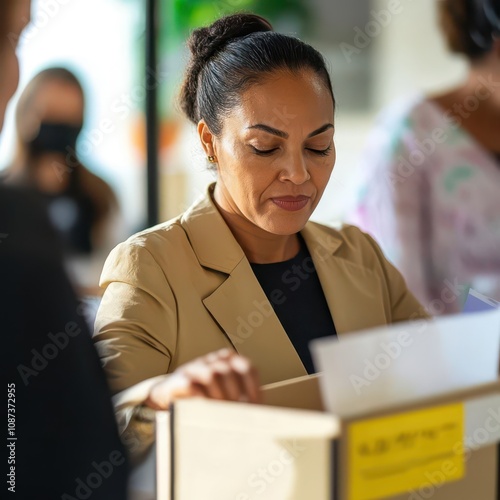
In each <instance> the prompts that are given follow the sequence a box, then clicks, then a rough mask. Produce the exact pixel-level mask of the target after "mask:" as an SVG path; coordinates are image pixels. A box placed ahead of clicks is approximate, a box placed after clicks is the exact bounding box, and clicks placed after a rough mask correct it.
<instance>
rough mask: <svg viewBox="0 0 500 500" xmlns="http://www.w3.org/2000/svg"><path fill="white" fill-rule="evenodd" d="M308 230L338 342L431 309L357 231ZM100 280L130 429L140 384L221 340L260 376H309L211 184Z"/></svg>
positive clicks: (106, 336)
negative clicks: (218, 205)
mask: <svg viewBox="0 0 500 500" xmlns="http://www.w3.org/2000/svg"><path fill="white" fill-rule="evenodd" d="M211 189H213V186H211V187H210V190H211ZM301 234H302V236H303V238H304V240H305V242H306V245H307V247H308V249H309V252H310V254H311V257H312V259H313V262H314V265H315V267H316V270H317V273H318V277H319V279H320V282H321V284H322V287H323V291H324V293H325V297H326V300H327V303H328V306H329V308H330V311H331V314H332V318H333V321H334V324H335V327H336V330H337V333H338V337H339V339H340V341H341V340H342V338H344V336H345V335H348V334H349V332H353V331H356V330H360V329H364V328H370V327H374V326H378V325H384V324H388V323H393V322H397V321H404V320H408V319H411V318H418V317H426V313H425V311H424V309H423V308H422V307H421V305H420V304H419V303H418V302H417V300H416V299H415V298H414V296H413V295H412V294H411V293H410V292H409V291H408V289H407V288H406V285H405V282H404V280H403V278H402V276H401V275H400V273H399V272H398V271H397V270H396V269H395V268H394V267H393V266H392V265H391V264H390V263H389V262H388V261H387V260H386V259H385V258H384V256H383V255H382V253H381V251H380V249H379V247H378V246H377V245H376V243H375V242H374V241H373V239H372V238H370V237H369V236H368V235H366V234H364V233H362V232H361V231H360V230H359V229H357V228H355V227H353V226H346V227H344V228H342V229H340V230H335V229H332V228H329V227H325V226H323V225H320V224H316V223H313V222H309V223H307V225H306V227H305V228H304V229H303V230H302V231H301ZM294 283H295V285H296V282H294ZM100 285H101V287H104V288H105V292H104V296H103V299H102V303H101V306H100V308H99V311H98V314H97V319H96V329H95V335H94V340H95V342H96V347H97V348H98V350H99V354H100V356H101V359H102V361H103V363H104V368H105V371H106V373H107V376H108V380H109V383H110V386H111V389H112V391H113V392H114V393H119V392H120V391H124V390H128V391H125V392H124V393H122V394H121V395H119V396H117V399H116V403H117V405H118V408H119V409H120V410H123V409H126V411H125V412H124V411H122V413H121V414H119V416H120V417H121V419H122V421H121V425H122V428H125V427H127V426H128V425H129V423H130V420H131V418H132V413H131V411H130V409H131V408H133V407H134V405H136V404H138V403H140V402H141V399H142V400H144V398H145V397H146V394H147V391H148V388H149V385H148V382H146V383H143V384H140V385H139V386H136V384H138V383H139V382H142V381H145V380H148V379H151V378H152V377H157V376H159V375H164V374H167V373H170V372H172V371H174V370H175V369H176V368H177V367H178V366H180V365H182V364H183V363H186V362H188V361H190V360H192V359H194V358H196V357H198V356H201V355H204V354H207V353H209V352H211V351H214V350H217V349H221V348H223V347H229V348H233V349H235V350H236V351H237V352H238V353H240V354H242V355H244V356H247V357H248V358H250V359H251V360H252V362H253V363H254V364H255V366H256V368H257V369H258V372H259V375H260V380H261V382H262V384H268V383H271V382H276V381H279V380H284V379H287V378H292V377H298V376H301V375H305V374H306V371H305V369H304V366H303V365H302V362H301V361H300V358H299V357H298V355H297V353H296V351H295V349H294V347H293V345H292V344H291V342H290V340H289V339H288V336H287V334H286V332H285V331H284V330H283V327H282V326H281V324H280V322H279V320H278V318H277V316H276V314H275V313H274V312H273V309H272V307H271V305H270V303H269V301H268V299H267V297H266V295H265V294H264V292H263V290H262V288H261V287H260V285H259V282H258V281H257V279H256V278H255V276H254V274H253V271H252V269H251V266H250V264H249V262H248V260H247V258H246V257H245V254H244V253H243V251H242V249H241V247H240V246H239V245H238V243H237V241H236V240H235V239H234V237H233V235H232V233H231V231H230V229H229V227H228V226H227V225H226V223H225V221H224V219H223V218H222V216H221V215H220V213H219V212H218V210H217V208H216V207H215V205H214V203H213V201H212V199H211V195H210V192H209V193H208V194H207V195H206V196H205V197H204V198H203V199H202V200H201V201H199V202H197V203H195V204H194V205H193V206H192V207H191V208H190V209H189V210H188V211H187V212H185V213H184V214H183V215H181V216H180V217H178V218H176V219H174V220H171V221H169V222H165V223H163V224H160V225H158V226H156V227H153V228H150V229H147V230H146V231H143V232H141V233H139V234H136V235H134V236H132V237H131V238H129V239H128V240H127V241H126V242H124V243H122V244H120V245H119V246H118V247H116V248H115V249H114V250H113V251H112V252H111V254H110V256H109V257H108V259H107V261H106V264H105V266H104V270H103V272H102V276H101V281H100ZM287 286H290V285H289V284H287V283H286V282H284V283H283V290H284V289H285V287H287ZM304 314H307V311H306V310H304ZM312 327H313V326H312ZM130 388H132V389H130ZM138 388H142V389H138ZM131 395H132V396H131Z"/></svg>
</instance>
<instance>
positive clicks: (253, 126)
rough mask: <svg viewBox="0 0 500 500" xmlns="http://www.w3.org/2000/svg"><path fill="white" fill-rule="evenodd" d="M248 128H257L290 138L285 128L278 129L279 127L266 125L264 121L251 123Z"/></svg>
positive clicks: (283, 137)
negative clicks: (284, 130)
mask: <svg viewBox="0 0 500 500" xmlns="http://www.w3.org/2000/svg"><path fill="white" fill-rule="evenodd" d="M247 128H248V129H252V128H256V129H258V130H262V131H264V132H267V133H268V134H272V135H277V136H278V137H281V138H282V139H288V137H289V136H288V134H287V133H286V132H283V130H278V129H277V128H274V127H270V126H269V125H264V124H263V123H257V124H256V125H251V126H250V127H247Z"/></svg>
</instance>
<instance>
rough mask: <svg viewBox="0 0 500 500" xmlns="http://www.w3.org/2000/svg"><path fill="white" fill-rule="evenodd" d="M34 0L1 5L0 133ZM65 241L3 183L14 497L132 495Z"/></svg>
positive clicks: (0, 217)
mask: <svg viewBox="0 0 500 500" xmlns="http://www.w3.org/2000/svg"><path fill="white" fill-rule="evenodd" d="M29 17H30V2H29V0H0V74H1V75H2V78H1V79H0V131H1V125H2V124H3V118H4V112H5V108H6V106H7V102H8V100H9V99H10V98H11V96H12V94H13V93H14V91H15V89H16V87H17V84H18V79H19V69H18V68H19V66H18V60H17V57H16V54H15V50H16V47H15V45H14V44H12V43H11V41H12V40H17V39H18V38H19V35H20V33H21V31H22V29H23V28H24V25H25V24H26V22H27V20H28V19H29ZM62 258H63V257H62V252H61V247H60V241H59V238H58V235H57V234H56V232H55V231H54V229H53V227H52V226H51V224H50V222H49V220H48V217H47V214H46V212H45V210H44V206H43V204H42V203H40V200H39V199H38V197H37V196H36V195H35V194H33V193H27V192H25V191H22V190H20V189H18V188H11V187H6V186H0V284H1V286H0V311H1V325H2V326H1V331H2V333H3V347H2V348H3V352H4V360H3V361H2V374H3V377H2V379H3V380H4V381H5V382H6V383H7V398H8V400H7V404H6V407H5V412H6V413H7V417H8V419H7V424H8V434H7V438H6V444H7V449H6V451H7V462H6V469H4V476H3V477H4V481H6V483H7V484H6V486H4V488H5V487H6V488H7V489H8V491H9V493H13V498H14V497H15V498H22V499H26V500H55V499H58V498H63V499H64V498H66V499H68V500H69V499H71V498H90V497H91V498H92V499H102V500H109V499H117V500H122V499H123V500H124V499H125V498H126V479H127V472H128V469H127V460H126V458H125V455H124V454H125V451H124V449H123V447H122V444H121V442H120V439H119V437H118V433H117V429H116V422H115V420H114V415H113V410H112V406H111V401H110V398H109V391H108V387H107V385H106V381H105V378H104V375H103V372H102V369H101V366H100V364H99V360H98V357H97V355H96V352H95V351H94V348H93V346H92V342H91V339H90V335H89V332H88V331H87V327H86V324H85V321H84V320H83V319H82V317H81V314H80V312H81V311H80V310H79V308H78V303H77V300H76V297H75V293H74V291H73V289H72V287H71V285H70V283H69V281H68V278H67V277H66V275H65V273H64V270H63V267H62Z"/></svg>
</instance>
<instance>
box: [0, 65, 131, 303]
mask: <svg viewBox="0 0 500 500" xmlns="http://www.w3.org/2000/svg"><path fill="white" fill-rule="evenodd" d="M84 104H85V99H84V92H83V88H82V86H81V84H80V82H79V80H78V79H77V78H76V76H75V75H74V74H73V73H72V72H70V71H69V70H67V69H65V68H58V67H54V68H47V69H45V70H43V71H41V72H40V73H38V74H37V75H36V76H35V77H34V78H33V79H32V80H31V81H30V82H29V83H28V85H27V86H26V88H25V89H24V91H23V93H22V94H21V97H20V99H19V102H18V104H17V109H16V124H17V153H16V156H15V159H14V161H13V164H12V165H11V167H10V168H8V169H7V171H6V172H4V173H3V175H4V179H5V181H6V182H7V183H9V184H15V185H20V186H25V187H28V188H30V189H33V190H35V191H37V192H39V193H42V194H43V196H44V198H45V200H46V201H47V204H48V210H49V215H50V218H51V221H52V223H53V224H54V226H55V227H56V229H58V231H59V233H60V235H61V237H62V241H63V245H64V253H65V255H66V261H67V270H68V272H69V273H70V277H71V278H72V279H73V281H74V283H75V285H76V286H77V287H78V288H79V289H81V293H82V294H85V293H90V294H93V293H96V291H98V290H99V289H98V287H97V283H98V279H99V274H100V272H101V270H102V266H103V264H104V260H105V258H106V256H107V254H108V253H109V252H110V251H111V249H112V248H113V247H114V246H115V245H116V244H117V243H118V242H119V240H120V236H123V235H121V234H120V233H121V227H120V218H119V211H118V203H117V200H116V197H115V195H114V193H113V191H112V190H111V188H110V187H109V185H108V184H107V183H106V182H105V181H104V180H102V179H101V178H100V177H98V176H97V175H95V174H93V173H92V172H91V171H90V170H89V169H88V168H86V167H85V166H84V165H83V164H82V163H81V162H80V160H79V159H78V156H77V153H76V143H77V139H78V136H79V134H80V132H81V130H82V127H83V122H84Z"/></svg>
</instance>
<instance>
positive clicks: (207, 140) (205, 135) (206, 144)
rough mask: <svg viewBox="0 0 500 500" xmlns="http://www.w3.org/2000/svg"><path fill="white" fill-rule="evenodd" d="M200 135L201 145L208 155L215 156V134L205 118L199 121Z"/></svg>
mask: <svg viewBox="0 0 500 500" xmlns="http://www.w3.org/2000/svg"><path fill="white" fill-rule="evenodd" d="M197 130H198V136H199V137H200V142H201V146H202V147H203V150H204V151H205V154H206V155H207V156H215V146H214V141H215V136H214V135H213V134H212V132H210V129H209V128H208V125H207V124H206V123H205V120H200V121H199V122H198V127H197Z"/></svg>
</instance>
